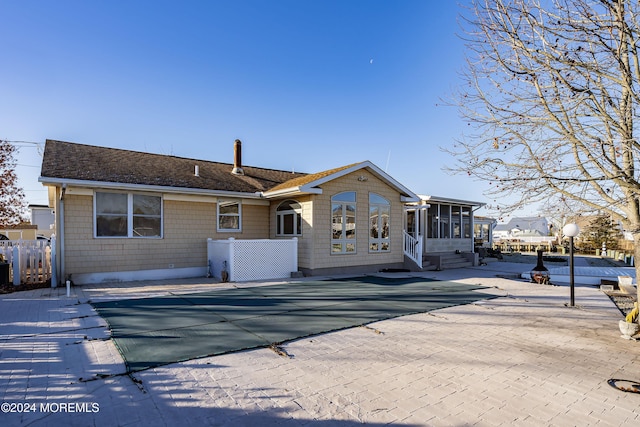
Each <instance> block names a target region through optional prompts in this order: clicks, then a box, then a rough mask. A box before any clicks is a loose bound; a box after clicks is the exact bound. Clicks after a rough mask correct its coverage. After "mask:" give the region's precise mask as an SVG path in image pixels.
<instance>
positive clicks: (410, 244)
mask: <svg viewBox="0 0 640 427" xmlns="http://www.w3.org/2000/svg"><path fill="white" fill-rule="evenodd" d="M403 234H404V254H405V255H406V256H407V257H409V258H410V259H412V260H413V262H415V263H416V264H418V267H420V268H422V239H419V238H418V239H416V238H415V237H413V236H412V235H411V234H409V233H407V232H406V231H403Z"/></svg>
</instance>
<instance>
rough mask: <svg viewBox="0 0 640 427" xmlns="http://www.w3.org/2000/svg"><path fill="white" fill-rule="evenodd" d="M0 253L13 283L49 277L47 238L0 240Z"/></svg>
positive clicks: (37, 280) (34, 281) (26, 282)
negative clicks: (7, 264) (7, 266)
mask: <svg viewBox="0 0 640 427" xmlns="http://www.w3.org/2000/svg"><path fill="white" fill-rule="evenodd" d="M0 254H1V255H2V256H3V258H4V261H5V262H7V263H9V266H10V267H9V282H10V283H13V284H14V285H16V286H17V285H21V284H32V283H43V282H46V281H47V280H49V279H51V245H50V243H49V241H47V240H0Z"/></svg>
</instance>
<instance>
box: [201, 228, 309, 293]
mask: <svg viewBox="0 0 640 427" xmlns="http://www.w3.org/2000/svg"><path fill="white" fill-rule="evenodd" d="M209 260H210V262H211V264H212V267H213V270H212V273H213V275H214V276H215V277H220V276H219V271H220V269H221V266H222V265H223V263H224V261H227V268H228V271H229V279H230V280H232V281H235V282H245V281H252V280H270V279H283V278H288V277H291V272H294V271H298V239H295V238H294V239H291V240H234V239H229V240H215V241H209Z"/></svg>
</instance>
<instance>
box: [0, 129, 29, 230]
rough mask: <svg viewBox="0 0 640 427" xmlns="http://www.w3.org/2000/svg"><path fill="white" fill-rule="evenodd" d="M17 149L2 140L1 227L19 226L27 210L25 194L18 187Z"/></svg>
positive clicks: (0, 176) (0, 171)
mask: <svg viewBox="0 0 640 427" xmlns="http://www.w3.org/2000/svg"><path fill="white" fill-rule="evenodd" d="M16 150H17V149H16V147H15V146H14V145H12V144H11V143H10V142H9V141H4V140H0V227H6V226H8V225H14V224H18V223H19V222H20V221H21V220H22V215H23V213H24V209H25V202H24V192H23V191H22V189H21V188H19V187H18V185H17V182H18V177H17V175H16V171H15V167H16V160H15V157H14V155H15V153H16Z"/></svg>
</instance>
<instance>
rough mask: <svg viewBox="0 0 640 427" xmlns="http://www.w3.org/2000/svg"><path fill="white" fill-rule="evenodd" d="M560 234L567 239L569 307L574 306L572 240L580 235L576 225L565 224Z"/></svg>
mask: <svg viewBox="0 0 640 427" xmlns="http://www.w3.org/2000/svg"><path fill="white" fill-rule="evenodd" d="M562 233H563V234H564V235H565V236H567V237H568V238H569V284H570V285H571V307H573V306H574V305H575V291H574V276H573V238H574V237H576V236H577V235H578V233H580V228H579V227H578V225H577V224H567V225H565V226H564V227H563V228H562Z"/></svg>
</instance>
